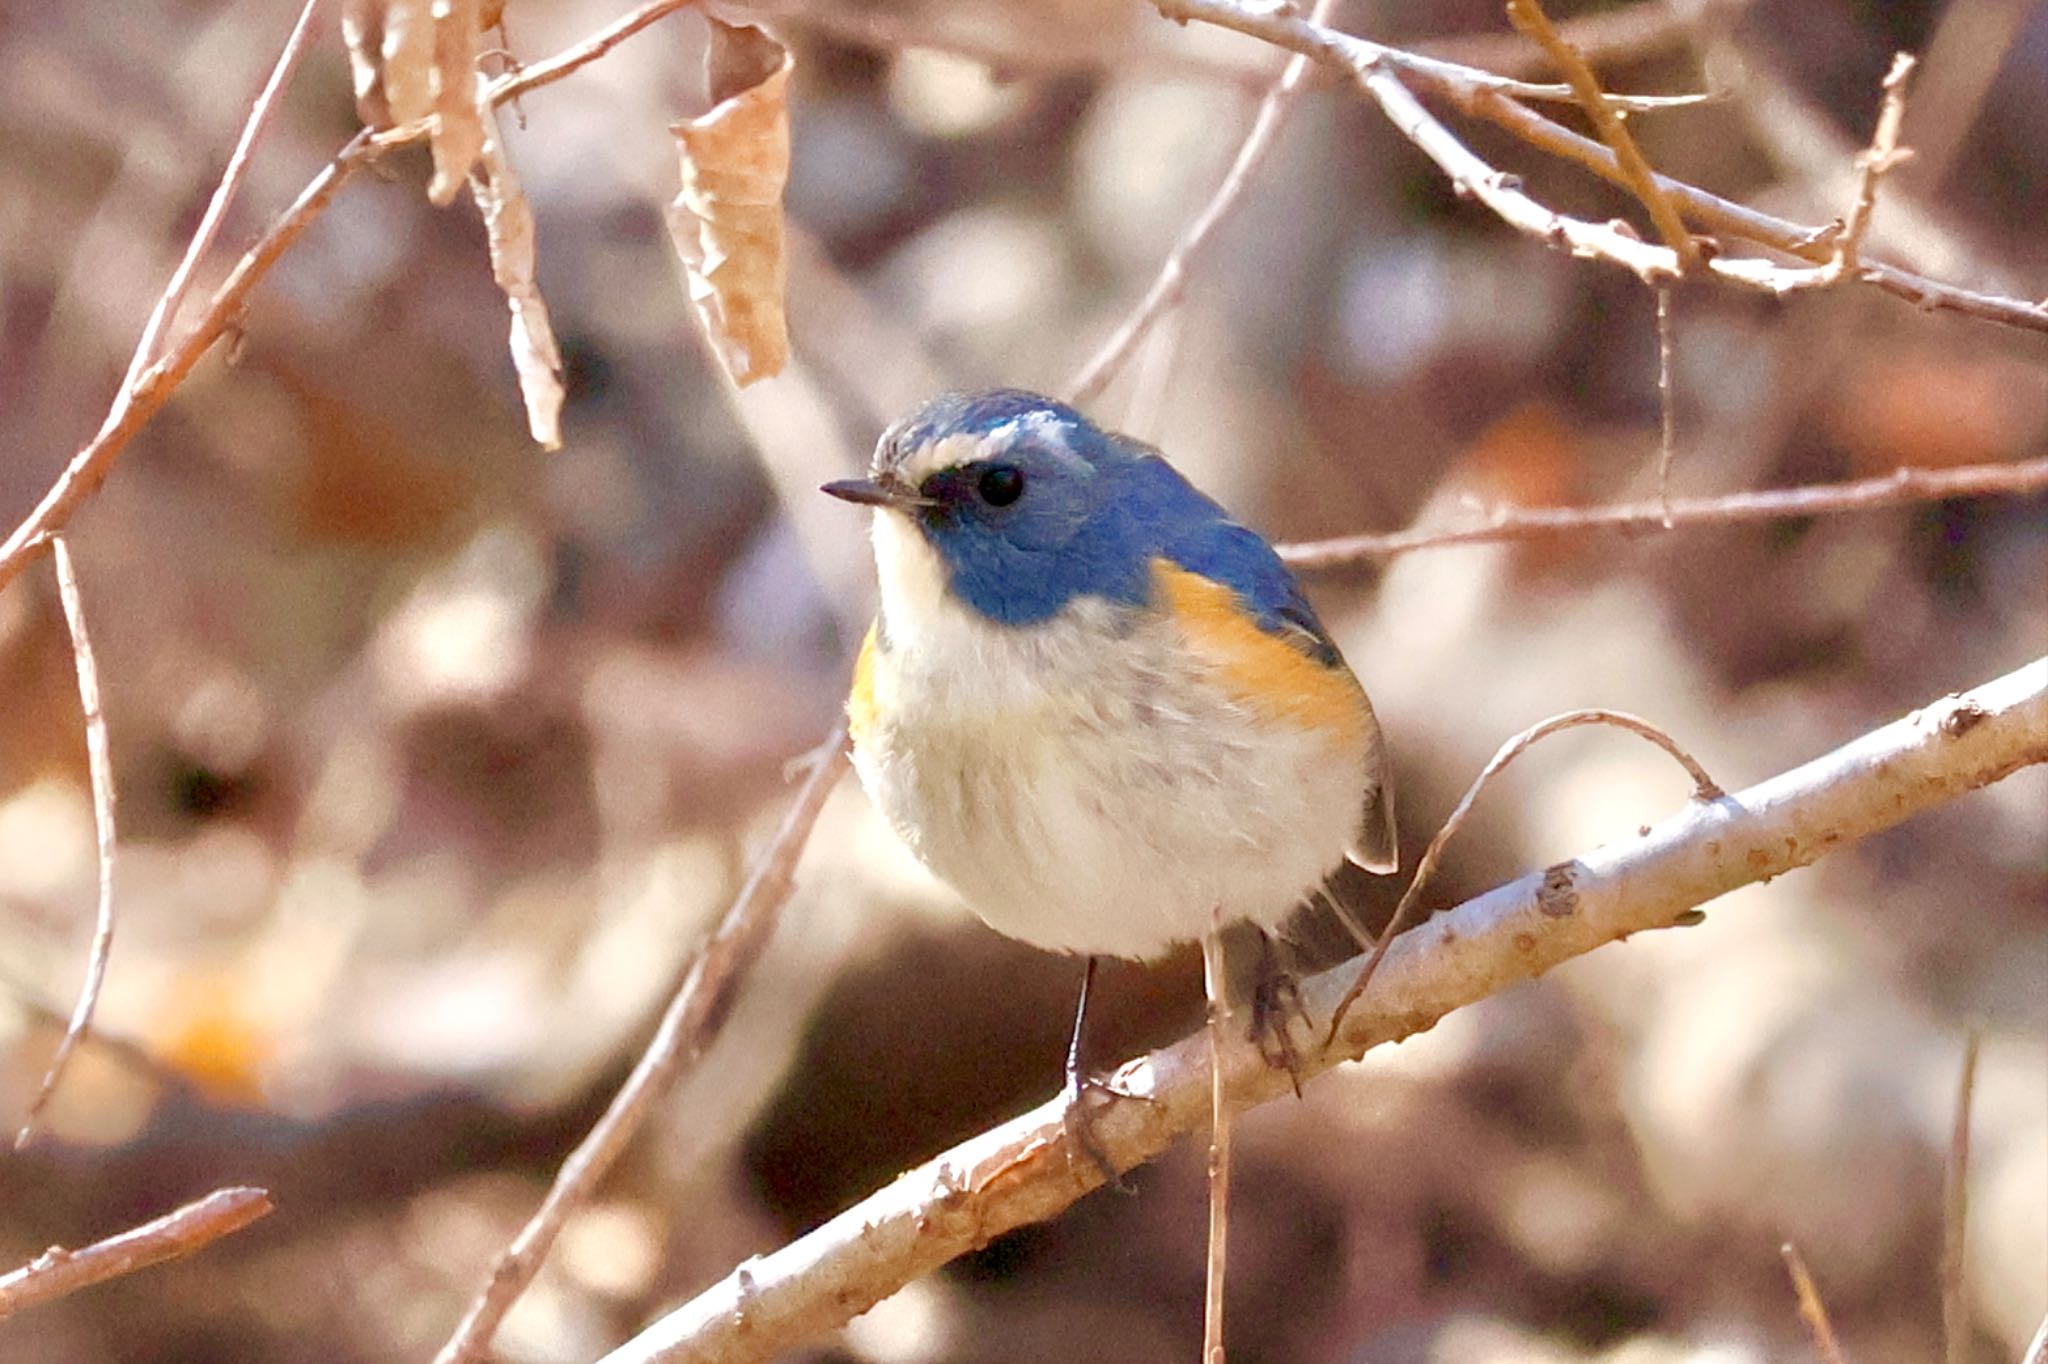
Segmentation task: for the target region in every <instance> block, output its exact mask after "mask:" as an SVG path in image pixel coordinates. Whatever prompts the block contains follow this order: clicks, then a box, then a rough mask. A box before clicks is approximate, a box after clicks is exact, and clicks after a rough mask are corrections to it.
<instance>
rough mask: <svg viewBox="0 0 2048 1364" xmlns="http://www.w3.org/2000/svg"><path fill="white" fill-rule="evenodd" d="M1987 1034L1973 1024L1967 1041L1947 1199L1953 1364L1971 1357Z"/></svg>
mask: <svg viewBox="0 0 2048 1364" xmlns="http://www.w3.org/2000/svg"><path fill="white" fill-rule="evenodd" d="M1982 1042H1983V1038H1982V1037H1981V1036H1980V1035H1979V1034H1978V1032H1977V1030H1976V1029H1975V1028H1971V1029H1970V1031H1969V1034H1968V1035H1967V1037H1966V1038H1965V1039H1964V1042H1963V1070H1962V1075H1961V1076H1960V1077H1959V1078H1958V1079H1957V1080H1956V1115H1955V1122H1954V1124H1953V1125H1952V1126H1951V1128H1950V1130H1949V1138H1948V1165H1947V1167H1946V1169H1945V1171H1944V1174H1945V1178H1944V1179H1943V1181H1942V1198H1941V1334H1942V1340H1943V1342H1944V1343H1945V1346H1946V1348H1945V1351H1944V1356H1945V1358H1946V1359H1947V1360H1948V1364H1963V1361H1965V1360H1967V1359H1968V1358H1969V1357H1970V1300H1969V1295H1968V1293H1967V1291H1966V1290H1967V1288H1968V1282H1967V1280H1968V1269H1969V1246H1968V1244H1967V1239H1966V1233H1967V1232H1968V1231H1969V1223H1970V1100H1971V1099H1972V1098H1973V1097H1975V1095H1976V1092H1977V1053H1978V1051H1979V1049H1980V1047H1981V1044H1982Z"/></svg>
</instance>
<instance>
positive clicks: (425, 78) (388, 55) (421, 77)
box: [379, 0, 434, 123]
mask: <svg viewBox="0 0 2048 1364" xmlns="http://www.w3.org/2000/svg"><path fill="white" fill-rule="evenodd" d="M379 56H380V58H381V59H382V64H383V70H384V98H385V99H386V100H388V101H390V104H391V117H392V118H393V119H394V120H396V121H397V122H399V123H412V122H414V121H416V120H418V119H423V118H425V117H426V116H427V115H428V114H431V113H433V112H434V7H433V3H432V0H384V25H383V41H382V44H381V46H380V48H379Z"/></svg>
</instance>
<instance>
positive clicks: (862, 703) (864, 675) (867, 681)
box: [846, 625, 879, 743]
mask: <svg viewBox="0 0 2048 1364" xmlns="http://www.w3.org/2000/svg"><path fill="white" fill-rule="evenodd" d="M878 628H879V626H877V625H870V626H868V637H867V638H866V639H864V640H862V641H861V642H860V657H859V658H858V659H856V660H855V661H854V665H853V690H852V692H850V693H849V694H848V695H847V698H846V728H847V732H848V733H849V734H851V735H852V736H853V741H854V742H855V743H860V742H861V741H863V740H864V739H866V738H867V736H868V735H870V734H872V733H874V731H875V718H876V717H875V650H876V648H877V647H878V646H877V645H876V643H875V638H876V631H877V630H878Z"/></svg>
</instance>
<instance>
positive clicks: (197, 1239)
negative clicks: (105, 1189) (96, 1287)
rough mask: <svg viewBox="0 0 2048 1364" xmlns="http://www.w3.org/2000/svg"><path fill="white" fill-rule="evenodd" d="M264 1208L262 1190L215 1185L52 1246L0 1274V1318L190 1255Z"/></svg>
mask: <svg viewBox="0 0 2048 1364" xmlns="http://www.w3.org/2000/svg"><path fill="white" fill-rule="evenodd" d="M270 1209H271V1202H270V1195H269V1193H268V1192H266V1191H265V1190H263V1189H251V1188H240V1187H238V1188H230V1189H216V1190H214V1191H213V1192H212V1193H210V1194H208V1195H207V1196H206V1197H204V1198H201V1199H197V1200H195V1201H193V1202H191V1203H187V1204H186V1205H185V1206H184V1207H182V1208H179V1209H178V1210H177V1211H175V1212H169V1213H165V1214H164V1215H163V1216H162V1217H159V1218H157V1219H156V1220H155V1221H153V1222H145V1223H143V1224H142V1225H141V1226H139V1227H131V1228H129V1229H128V1230H127V1231H124V1232H121V1233H119V1234H118V1235H114V1236H109V1237H108V1238H107V1239H106V1240H104V1241H95V1242H94V1243H93V1244H91V1245H89V1246H87V1247H85V1248H84V1249H83V1250H65V1249H64V1248H63V1247H61V1246H52V1247H50V1249H48V1250H46V1251H44V1252H43V1253H42V1254H41V1255H38V1256H36V1258H35V1259H33V1260H31V1261H29V1262H28V1263H27V1264H25V1265H23V1266H22V1267H21V1268H20V1269H17V1270H15V1271H14V1272H13V1273H12V1274H8V1275H5V1276H0V1319H4V1318H6V1317H9V1316H12V1315H13V1314H14V1313H16V1312H19V1311H22V1310H23V1309H25V1308H29V1307H37V1306H40V1305H42V1304H43V1303H46V1302H51V1301H53V1300H55V1299H57V1298H61V1297H64V1296H66V1295H67V1294H71V1293H76V1292H77V1291H78V1290H79V1289H81V1288H88V1287H90V1286H91V1285H93V1284H96V1283H105V1282H106V1281H107V1280H108V1279H117V1278H120V1277H121V1276H122V1275H124V1274H132V1273H134V1272H135V1271H136V1270H138V1269H145V1268H147V1267H148V1266H150V1265H154V1264H162V1263H163V1262H164V1261H165V1260H175V1259H178V1258H179V1257H181V1256H185V1255H190V1254H191V1253H192V1252H193V1251H195V1250H199V1249H201V1248H203V1247H205V1246H207V1245H209V1244H211V1243H212V1242H214V1241H218V1240H219V1239H220V1238H221V1237H223V1236H226V1235H227V1234H228V1233H230V1232H235V1231H240V1230H241V1229H242V1228H243V1227H246V1226H248V1225H249V1224H250V1223H251V1222H254V1221H255V1220H256V1219H257V1218H259V1217H262V1216H263V1215H264V1214H265V1213H268V1212H269V1211H270Z"/></svg>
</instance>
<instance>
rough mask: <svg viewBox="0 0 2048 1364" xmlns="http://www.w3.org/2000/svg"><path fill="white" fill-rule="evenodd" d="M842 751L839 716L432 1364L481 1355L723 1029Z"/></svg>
mask: <svg viewBox="0 0 2048 1364" xmlns="http://www.w3.org/2000/svg"><path fill="white" fill-rule="evenodd" d="M845 752H846V724H845V722H844V721H841V722H840V723H839V724H838V725H837V726H836V727H835V728H834V729H833V731H832V733H831V734H830V735H829V736H828V737H827V738H826V740H825V742H824V744H823V745H822V746H821V747H820V748H819V749H818V750H817V753H816V755H815V761H814V763H813V765H812V767H811V771H810V774H809V775H808V776H807V777H805V778H804V783H803V785H802V786H801V787H799V788H798V790H797V794H796V800H795V801H794V802H793V803H792V804H791V805H790V808H789V813H788V814H786V815H784V816H783V817H782V825H781V827H780V828H778V829H777V830H776V831H775V837H774V838H773V839H771V840H770V841H769V844H768V846H767V847H765V848H763V849H762V850H761V854H760V856H759V857H757V858H756V859H755V860H754V867H753V870H752V872H751V873H749V875H748V877H747V881H746V884H745V885H744V886H742V887H741V888H740V893H739V895H738V896H737V897H735V898H734V900H733V902H732V906H731V907H730V908H729V909H727V910H726V912H725V917H724V918H722V919H720V920H719V922H718V925H717V927H715V928H713V929H712V931H711V936H710V937H709V938H707V939H706V940H705V942H704V946H703V947H702V948H701V949H700V950H699V951H698V953H697V957H696V960H695V961H694V962H692V963H691V966H690V971H689V974H688V975H687V976H685V977H684V978H683V983H682V986H681V988H679V989H678V990H677V991H676V993H675V997H674V998H673V999H671V1000H670V1001H669V1005H668V1009H667V1011H666V1012H664V1013H663V1014H662V1016H661V1024H660V1026H659V1027H657V1028H656V1029H655V1032H654V1038H653V1040H652V1041H650V1042H648V1044H647V1050H646V1051H644V1052H642V1053H641V1054H640V1059H639V1061H638V1062H637V1063H635V1065H634V1066H633V1073H632V1074H631V1075H629V1076H627V1077H626V1082H625V1084H623V1085H621V1086H620V1087H619V1092H618V1093H617V1094H616V1095H614V1096H613V1097H612V1101H611V1104H610V1106H609V1107H607V1108H606V1109H605V1111H604V1116H603V1117H601V1118H599V1119H598V1120H597V1122H596V1124H595V1125H594V1126H592V1127H591V1129H590V1131H589V1132H588V1133H586V1134H585V1135H584V1138H583V1140H582V1141H581V1142H579V1143H577V1146H576V1149H575V1150H574V1151H572V1152H570V1154H569V1158H568V1159H567V1160H565V1161H563V1162H562V1168H561V1169H560V1170H557V1171H556V1172H555V1182H554V1184H553V1186H552V1187H551V1188H549V1190H548V1193H547V1197H546V1198H544V1199H542V1200H541V1205H540V1207H539V1208H538V1209H536V1210H535V1211H534V1214H533V1216H532V1217H531V1218H529V1219H528V1220H527V1223H526V1225H525V1226H524V1227H522V1228H521V1229H520V1231H519V1235H518V1236H516V1237H515V1238H513V1241H512V1244H511V1245H510V1246H508V1247H507V1248H506V1250H505V1253H504V1254H503V1255H502V1256H500V1257H499V1260H498V1264H497V1267H496V1268H495V1269H494V1270H493V1271H492V1273H491V1279H490V1282H489V1283H488V1284H486V1285H485V1286H484V1290H483V1291H482V1292H481V1293H479V1294H478V1295H477V1297H476V1299H475V1301H473V1302H472V1303H471V1304H470V1306H469V1310H468V1311H467V1312H466V1313H464V1314H463V1318H462V1321H461V1322H460V1323H459V1324H458V1325H457V1326H456V1328H455V1334H454V1335H452V1336H450V1337H449V1339H448V1343H447V1344H446V1345H443V1346H442V1347H441V1351H440V1353H439V1354H437V1355H436V1356H435V1357H434V1359H435V1364H462V1362H463V1361H472V1360H478V1359H482V1358H483V1357H484V1355H485V1353H486V1351H488V1350H489V1348H490V1344H491V1337H492V1336H493V1335H494V1334H495V1333H496V1331H497V1329H498V1325H499V1323H500V1322H502V1321H503V1320H504V1319H505V1314H506V1313H507V1312H509V1311H511V1310H512V1304H513V1303H515V1302H517V1301H518V1300H519V1295H520V1294H522V1293H524V1292H525V1291H526V1287H527V1285H528V1284H530V1283H532V1282H533V1277H534V1275H536V1274H538V1273H539V1272H540V1267H541V1263H542V1261H543V1260H545V1259H546V1258H547V1253H548V1251H549V1249H550V1248H552V1247H553V1245H554V1243H555V1237H556V1236H557V1235H558V1234H560V1232H561V1230H562V1227H563V1226H564V1225H565V1224H566V1223H567V1222H568V1220H569V1217H570V1215H571V1214H572V1213H574V1212H575V1211H576V1209H577V1208H578V1207H580V1206H581V1205H582V1204H583V1203H584V1202H586V1201H587V1200H588V1199H589V1198H590V1196H591V1195H592V1194H593V1193H594V1192H596V1189H597V1184H598V1181H600V1180H602V1179H603V1178H604V1176H605V1173H606V1172H607V1171H609V1170H610V1169H611V1167H612V1165H613V1163H614V1162H615V1161H617V1160H618V1158H619V1156H620V1154H621V1153H623V1152H624V1151H625V1149H626V1145H627V1143H629V1142H630V1141H631V1140H632V1139H633V1134H634V1133H636V1132H638V1131H639V1130H640V1124H641V1123H642V1122H644V1121H645V1120H646V1118H647V1115H648V1113H649V1112H651V1111H652V1110H653V1108H654V1105H655V1103H656V1102H657V1101H659V1100H660V1098H661V1096H662V1095H664V1094H666V1093H667V1092H668V1091H669V1090H670V1089H672V1088H673V1087H674V1086H675V1083H676V1081H678V1080H680V1079H681V1078H682V1077H683V1076H684V1075H686V1074H688V1073H689V1072H690V1070H691V1069H692V1068H693V1067H694V1066H695V1064H696V1062H697V1059H698V1058H699V1057H701V1056H702V1055H703V1054H704V1052H705V1051H706V1050H707V1049H708V1048H709V1047H710V1045H711V1042H712V1040H713V1039H714V1038H716V1037H717V1036H718V1033H719V1030H720V1029H721V1028H722V1027H723V1026H724V1024H725V1020H726V1018H727V1016H728V1015H729V1014H730V1013H731V1012H732V1009H731V1004H732V998H733V995H734V993H735V992H736V991H737V990H738V989H739V984H740V981H741V980H743V979H744V978H745V976H746V973H747V968H748V967H750V966H752V965H753V962H754V959H755V958H756V957H757V956H759V955H760V952H761V948H762V947H763V946H764V945H765V944H766V943H767V941H768V938H769V935H770V934H772V933H773V932H774V930H775V920H776V915H777V912H778V911H780V910H781V908H782V903H783V901H785V900H787V899H788V898H789V893H790V891H791V890H792V889H794V887H795V873H796V863H797V858H798V857H799V855H801V853H802V852H803V846H804V842H805V840H807V839H808V838H809V837H810V835H811V826H812V825H814V824H816V823H817V820H818V812H819V811H820V810H822V809H823V808H824V806H825V797H827V796H828V795H830V794H831V793H832V788H833V786H834V785H836V784H837V783H838V781H839V776H840V772H841V770H842V769H841V765H840V758H841V757H842V756H843V755H844V754H845Z"/></svg>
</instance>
